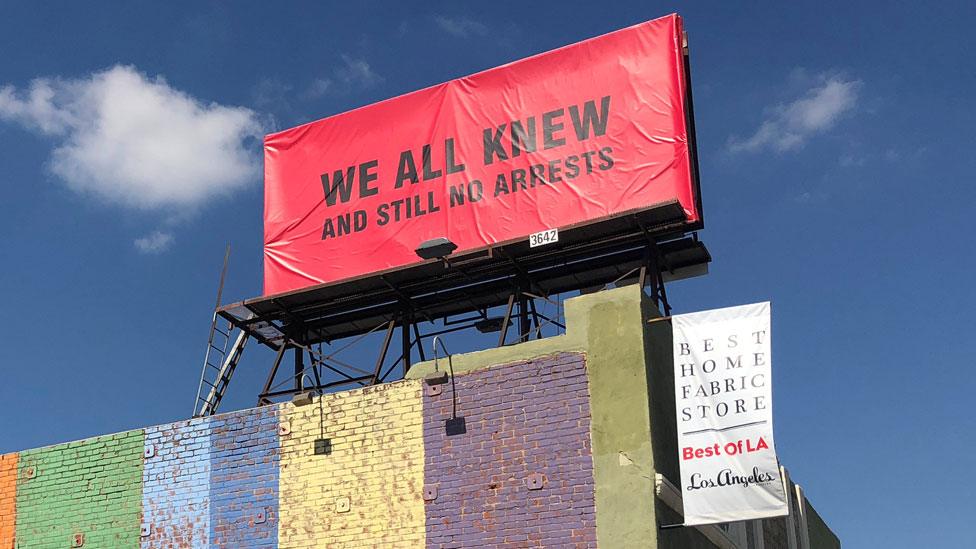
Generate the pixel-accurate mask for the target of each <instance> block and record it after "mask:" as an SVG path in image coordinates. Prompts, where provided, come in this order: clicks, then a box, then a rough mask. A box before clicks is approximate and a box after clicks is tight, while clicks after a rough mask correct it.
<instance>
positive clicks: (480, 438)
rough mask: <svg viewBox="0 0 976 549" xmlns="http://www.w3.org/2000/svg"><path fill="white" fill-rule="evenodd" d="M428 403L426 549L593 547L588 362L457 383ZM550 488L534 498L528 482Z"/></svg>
mask: <svg viewBox="0 0 976 549" xmlns="http://www.w3.org/2000/svg"><path fill="white" fill-rule="evenodd" d="M455 382H456V385H457V401H458V415H461V416H464V418H465V421H466V425H467V433H466V434H462V435H455V436H447V435H446V433H445V425H444V421H445V420H446V419H447V418H449V417H450V415H451V408H452V391H451V385H450V383H449V384H447V385H445V386H444V389H443V393H441V394H440V395H438V396H428V395H426V394H425V396H424V440H425V445H426V456H427V457H426V463H425V468H424V470H425V482H426V484H427V486H428V487H436V489H437V497H436V499H433V500H432V501H428V502H427V505H426V520H427V546H428V547H438V548H447V547H499V548H501V547H506V548H508V547H553V548H566V547H596V513H595V509H594V481H593V464H592V459H591V455H590V408H589V393H588V385H587V377H586V366H585V360H584V357H583V355H582V354H577V353H563V354H558V355H554V356H552V357H547V358H542V359H537V360H532V361H528V362H520V363H515V364H510V365H505V366H496V367H494V368H491V369H487V370H481V371H476V372H472V373H469V374H462V375H458V376H456V378H455ZM533 474H538V475H541V476H542V479H543V487H542V489H540V490H530V489H529V484H530V480H531V479H530V475H533Z"/></svg>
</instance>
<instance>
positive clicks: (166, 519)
mask: <svg viewBox="0 0 976 549" xmlns="http://www.w3.org/2000/svg"><path fill="white" fill-rule="evenodd" d="M144 455H145V465H144V467H143V473H142V486H143V494H142V513H143V517H142V524H143V527H144V528H145V530H143V531H142V534H143V536H142V548H143V549H167V548H170V547H181V548H187V549H191V548H192V549H197V548H203V547H209V543H210V422H209V420H207V419H198V420H193V421H183V422H179V423H172V424H169V425H160V426H158V427H149V428H147V429H146V443H145V450H144Z"/></svg>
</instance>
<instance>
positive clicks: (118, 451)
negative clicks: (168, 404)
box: [17, 431, 143, 549]
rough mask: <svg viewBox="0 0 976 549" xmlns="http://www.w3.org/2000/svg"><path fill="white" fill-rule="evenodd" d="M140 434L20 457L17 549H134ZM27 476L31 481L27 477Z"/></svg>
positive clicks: (139, 501)
mask: <svg viewBox="0 0 976 549" xmlns="http://www.w3.org/2000/svg"><path fill="white" fill-rule="evenodd" d="M142 452H143V433H142V431H129V432H126V433H120V434H116V435H108V436H103V437H98V438H93V439H88V440H83V441H78V442H71V443H68V444H61V445H59V446H52V447H48V448H43V449H39V450H28V451H25V452H22V453H21V454H20V459H19V463H18V467H17V468H18V481H17V543H18V544H19V547H21V548H32V549H33V548H44V549H46V548H52V549H53V548H58V549H62V548H66V547H71V539H72V537H73V536H74V535H75V534H84V546H85V547H111V548H113V549H116V548H133V549H137V548H138V547H139V521H140V511H141V507H142ZM30 477H32V478H30Z"/></svg>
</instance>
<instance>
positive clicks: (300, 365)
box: [295, 347, 305, 392]
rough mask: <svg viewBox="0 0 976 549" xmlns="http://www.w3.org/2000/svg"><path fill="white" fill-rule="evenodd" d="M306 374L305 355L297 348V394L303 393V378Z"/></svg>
mask: <svg viewBox="0 0 976 549" xmlns="http://www.w3.org/2000/svg"><path fill="white" fill-rule="evenodd" d="M304 373H305V353H303V352H302V349H301V348H300V347H295V392H298V391H301V390H302V386H303V385H304V382H303V381H302V377H303V375H302V374H304Z"/></svg>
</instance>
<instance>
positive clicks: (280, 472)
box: [0, 286, 839, 549]
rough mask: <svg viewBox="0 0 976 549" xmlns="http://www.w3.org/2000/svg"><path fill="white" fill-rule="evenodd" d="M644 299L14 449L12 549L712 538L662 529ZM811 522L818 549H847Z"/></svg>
mask: <svg viewBox="0 0 976 549" xmlns="http://www.w3.org/2000/svg"><path fill="white" fill-rule="evenodd" d="M645 305H646V297H645V296H644V295H643V293H642V292H641V291H640V289H639V288H637V287H636V286H631V287H625V288H619V289H615V290H611V291H608V292H599V293H596V294H589V295H585V296H581V297H578V298H574V299H571V300H567V302H566V319H567V322H566V325H567V332H566V334H564V335H562V336H557V337H551V338H545V339H539V340H532V341H529V342H525V343H522V344H519V345H514V346H505V347H502V348H499V349H493V350H487V351H483V352H477V353H469V354H465V355H456V356H454V357H452V360H453V371H454V373H455V375H454V376H453V377H452V378H451V380H450V381H449V382H448V383H446V384H443V385H437V386H429V385H428V384H427V383H426V382H425V381H424V379H422V378H423V376H424V375H425V374H428V373H430V372H432V371H433V369H434V364H432V363H431V362H426V363H421V364H415V365H414V366H413V368H411V370H410V372H409V375H408V378H409V379H406V380H403V381H399V382H396V383H390V384H384V385H379V386H375V387H367V388H362V389H358V390H353V391H345V392H341V393H334V394H328V395H325V396H323V397H317V398H315V399H313V402H312V403H311V404H308V405H305V406H295V405H294V404H291V403H285V404H279V405H272V406H265V407H261V408H255V409H250V410H242V411H239V412H233V413H228V414H221V415H219V416H214V417H211V418H206V419H195V420H190V421H180V422H176V423H171V424H166V425H160V426H156V427H149V428H146V429H144V430H138V431H131V432H127V433H121V434H117V435H110V436H104V437H97V438H92V439H89V440H84V441H78V442H71V443H68V444H60V445H57V446H51V447H48V448H41V449H37V450H29V451H25V452H21V453H19V454H10V455H5V456H0V549H29V548H40V549H59V548H70V547H72V546H73V545H79V544H80V543H81V542H82V539H80V538H79V539H78V540H75V539H74V536H75V535H76V534H78V535H83V536H84V539H83V544H81V547H85V548H98V549H102V548H106V549H117V548H140V549H157V548H159V549H163V548H194V549H196V548H210V547H214V548H228V549H245V548H255V547H257V548H273V547H283V548H295V549H303V548H312V547H330V548H337V549H341V548H351V547H393V548H398V547H403V548H409V549H414V548H418V547H431V548H448V547H451V548H454V547H487V548H523V547H555V548H566V547H569V548H575V547H596V546H597V545H598V544H599V545H600V546H602V547H607V548H612V549H617V548H624V547H652V548H653V547H695V548H701V549H708V548H709V547H714V546H715V545H714V544H713V543H712V541H714V540H711V538H709V537H707V536H704V535H702V534H701V533H700V532H696V531H694V530H692V529H671V530H666V531H661V530H659V529H658V528H657V525H658V524H672V523H677V522H679V521H680V516H679V514H678V512H677V511H675V510H673V509H670V508H669V507H668V505H664V504H662V503H661V501H662V500H660V499H656V498H655V494H654V493H655V479H656V473H663V474H665V475H668V474H675V470H676V467H675V462H676V456H675V455H674V454H675V450H674V448H675V447H674V441H673V440H672V439H673V436H674V430H673V425H672V423H673V417H672V415H670V414H673V408H671V407H670V406H671V405H670V404H669V402H670V401H668V400H667V398H668V397H667V395H668V394H672V395H673V391H672V389H671V381H670V379H669V378H668V377H667V376H665V375H660V372H667V371H668V370H669V368H670V356H669V354H668V353H670V334H669V333H666V330H664V329H663V327H664V324H663V323H658V324H656V325H654V326H657V327H658V328H656V329H651V330H648V329H646V328H645V326H646V322H645V321H646V320H647V318H648V314H647V312H646V311H645V310H644V309H643V307H644V306H645ZM447 365H448V362H447V361H446V360H444V359H442V360H440V361H439V367H440V369H441V370H443V369H445V367H446V366H447ZM455 398H456V404H457V415H458V416H459V417H463V418H464V425H465V432H463V433H460V434H449V433H448V432H447V431H446V429H445V421H446V420H447V419H449V418H451V417H452V415H453V413H454V404H455ZM318 439H323V440H325V439H327V440H328V441H329V443H330V451H329V452H327V453H316V452H315V445H316V441H317V440H318ZM809 515H810V517H811V525H812V526H811V529H819V530H823V531H824V532H822V534H823V536H820V537H818V538H816V539H818V540H820V539H821V538H822V539H825V540H826V542H824V543H820V544H819V545H815V546H814V547H816V549H819V547H827V548H836V547H838V546H839V542H838V541H837V540H836V537H835V536H833V535H832V534H831V533H830V532H829V529H826V526H825V525H823V524H822V521H820V520H819V519H817V518H815V517H814V515H813V514H812V513H809ZM767 523H768V526H767V527H766V528H765V529H764V537H765V540H766V545H765V547H766V549H778V548H781V547H785V546H786V543H787V538H788V536H787V534H788V531H787V530H786V528H785V523H786V521H784V520H782V519H774V520H770V521H767ZM14 537H16V540H15V539H14ZM813 539H814V537H813V536H811V541H813ZM15 543H16V545H14V544H15ZM818 543H819V542H818Z"/></svg>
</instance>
